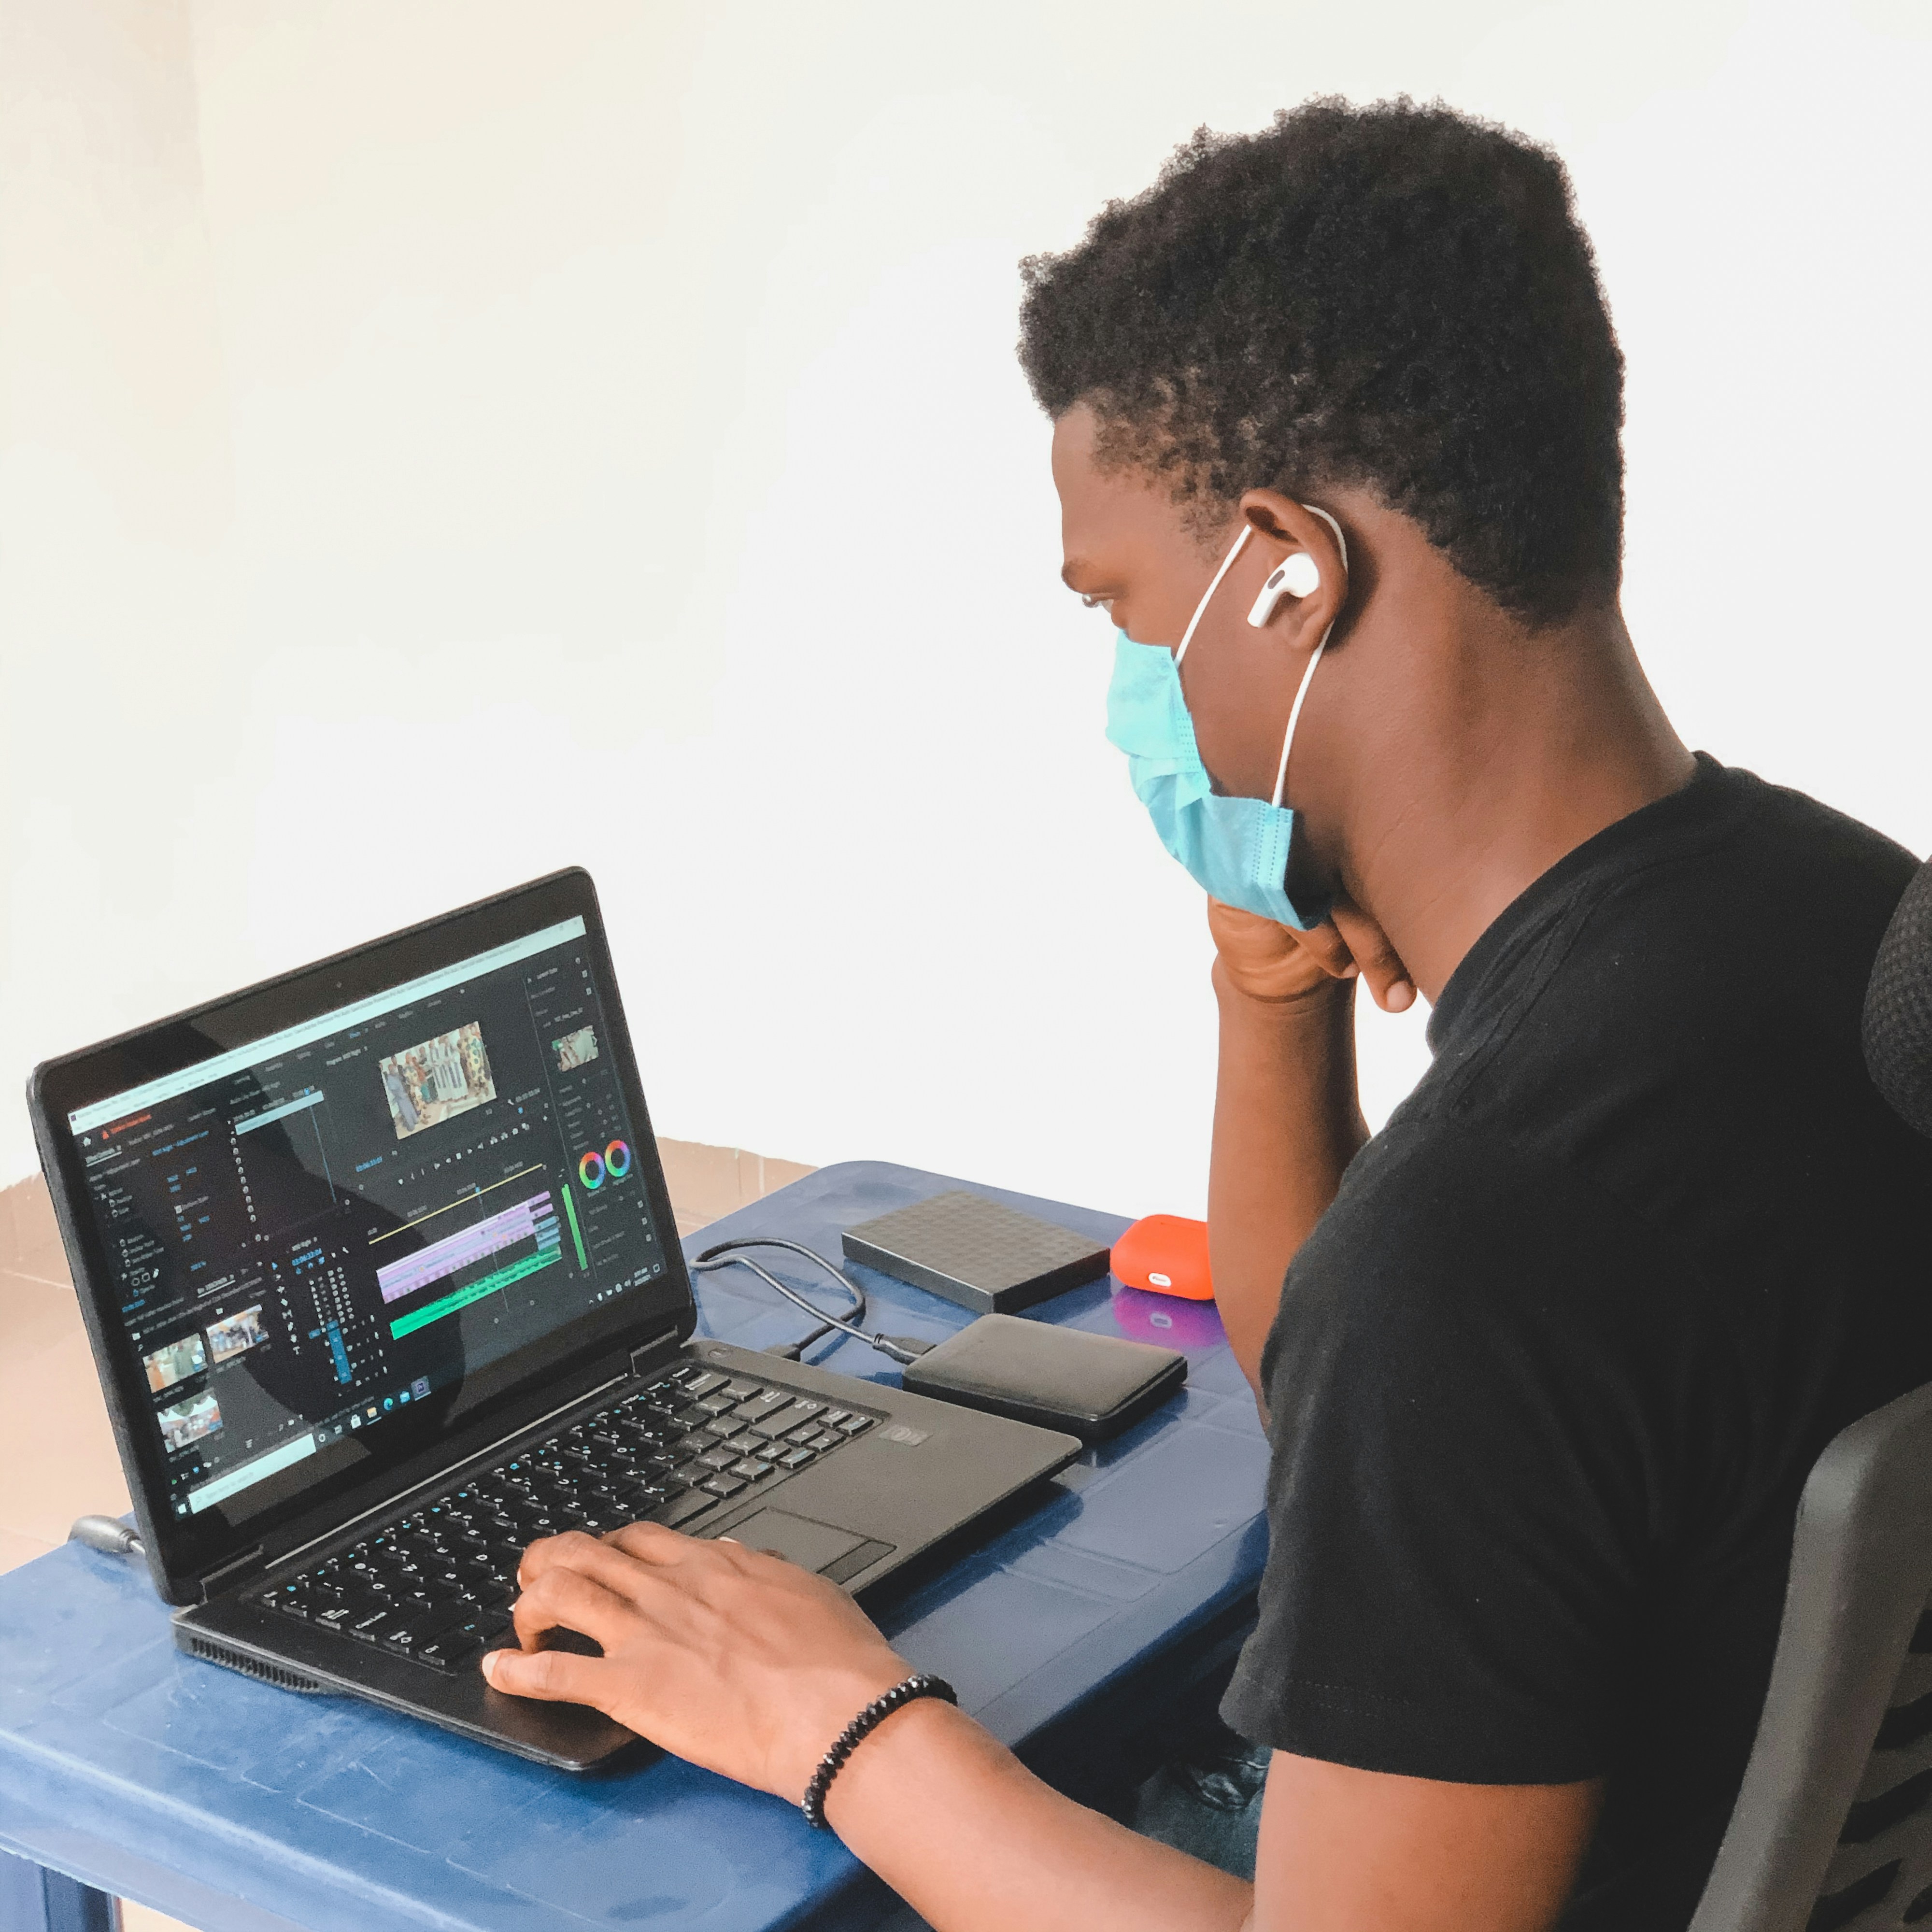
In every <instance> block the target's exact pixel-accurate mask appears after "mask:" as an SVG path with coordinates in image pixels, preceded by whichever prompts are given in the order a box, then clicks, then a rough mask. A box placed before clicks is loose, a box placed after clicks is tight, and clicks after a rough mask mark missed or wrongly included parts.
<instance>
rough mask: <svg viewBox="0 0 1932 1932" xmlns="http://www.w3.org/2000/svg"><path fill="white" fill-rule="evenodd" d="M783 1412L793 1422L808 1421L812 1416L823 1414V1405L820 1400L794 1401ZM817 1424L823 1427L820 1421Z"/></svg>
mask: <svg viewBox="0 0 1932 1932" xmlns="http://www.w3.org/2000/svg"><path fill="white" fill-rule="evenodd" d="M785 1413H786V1415H788V1416H790V1418H791V1419H792V1421H794V1422H809V1421H811V1419H812V1418H813V1417H814V1416H820V1417H822V1416H823V1415H824V1413H825V1405H824V1403H822V1402H795V1403H793V1404H792V1406H790V1408H789V1409H787V1410H786V1411H785ZM819 1426H820V1427H821V1428H823V1427H824V1424H823V1422H821V1423H820V1425H819Z"/></svg>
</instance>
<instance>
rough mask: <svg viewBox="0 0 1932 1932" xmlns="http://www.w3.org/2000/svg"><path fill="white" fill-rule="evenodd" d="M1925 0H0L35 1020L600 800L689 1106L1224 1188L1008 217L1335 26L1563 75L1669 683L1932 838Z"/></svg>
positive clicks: (3, 997)
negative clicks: (1924, 592)
mask: <svg viewBox="0 0 1932 1932" xmlns="http://www.w3.org/2000/svg"><path fill="white" fill-rule="evenodd" d="M1928 18H1932V17H1928V15H1927V11H1926V10H1925V9H1924V7H1923V6H1922V5H1919V4H1917V0H1865V4H1863V5H1849V6H1841V7H1838V8H1835V9H1830V10H1819V9H1817V8H1815V7H1801V6H1799V5H1795V4H1763V5H1742V4H1737V5H1719V4H1711V0H1703V4H1700V5H1697V6H1694V7H1685V6H1683V5H1682V4H1681V0H1679V4H1672V5H1664V4H1658V0H1637V4H1634V5H1628V6H1625V7H1620V8H1616V9H1611V8H1606V7H1602V6H1601V5H1598V4H1596V0H1575V4H1571V0H1562V4H1555V5H1545V6H1541V7H1532V6H1526V5H1509V4H1505V0H1489V4H1477V3H1476V0H1463V4H1459V5H1455V6H1453V7H1445V6H1443V5H1441V4H1439V0H1435V3H1434V4H1426V0H1402V3H1401V4H1391V5H1357V6H1350V7H1343V6H1328V7H1316V6H1313V5H1303V4H1291V0H1269V4H1266V5H1262V4H1253V5H1251V4H1223V5H1202V6H1196V7H1181V6H1180V5H1174V4H1169V5H1165V6H1154V5H1147V4H1124V0H1109V3H1108V4H1105V5H1103V4H1100V0H1062V4H1054V0H981V4H980V5H976V6H974V7H970V8H956V7H947V8H942V7H933V6H920V7H907V6H904V5H888V4H885V0H829V4H815V5H811V6H808V7H799V6H792V5H784V4H781V0H760V4H745V0H738V4H718V0H709V4H701V5H700V4H697V0H658V4H644V0H629V3H628V4H616V0H571V4H569V5H539V4H537V0H331V4H330V5H329V6H327V7H314V6H311V5H302V4H297V0H192V4H190V0H0V35H4V37H3V38H0V277H3V278H4V282H0V410H4V412H5V413H4V416H0V653H4V655H0V667H4V668H0V676H4V679H5V684H4V688H0V709H4V721H0V729H4V730H5V733H6V736H5V758H6V770H5V792H4V794H0V796H4V798H5V822H4V826H0V874H4V878H5V888H6V901H5V904H6V918H7V928H6V932H5V946H4V956H3V957H0V973H4V980H0V1089H4V1091H6V1092H8V1093H17V1091H19V1082H20V1081H21V1079H23V1078H24V1076H25V1075H26V1071H27V1070H28V1067H29V1066H30V1065H31V1064H32V1062H33V1061H34V1060H35V1059H36V1058H39V1057H40V1056H41V1055H44V1054H47V1053H51V1052H56V1051H59V1050H62V1049H67V1048H68V1047H71V1046H76V1045H78V1044H80V1043H83V1041H85V1040H89V1039H91V1038H94V1037H98V1036H100V1035H101V1034H105V1033H107V1032H109V1031H113V1030H114V1029H116V1028H120V1027H122V1026H124V1025H131V1024H133V1023H136V1022H139V1021H141V1020H143V1019H148V1018H150V1017H152V1016H155V1015H157V1014H158V1013H161V1012H163V1011H164V1010H169V1009H172V1008H173V1007H176V1006H178V1005H180V1004H185V1003H186V1002H187V1001H191V1000H194V999H196V998H202V997H205V996H208V995H212V994H215V993H217V992H222V991H224V990H226V989H228V988H229V987H230V986H233V985H235V984H237V983H241V982H242V981H243V980H247V979H249V978H251V977H257V976H259V975H261V974H266V973H269V972H271V971H275V970H277V969H279V968H284V967H287V966H291V965H296V964H299V963H300V962H302V961H303V960H305V959H308V958H309V957H311V956H314V955H316V954H317V953H321V952H323V951H325V950H329V949H331V948H333V947H340V946H343V945H347V944H351V943H353V942H354V941H357V940H359V939H361V938H365V937H368V936H370V935H374V934H375V933H377V932H380V931H383V930H384V929H387V928H389V927H390V926H394V925H397V924H400V923H402V922H405V921H407V920H410V919H416V918H417V917H419V916H423V915H424V914H425V913H428V912H431V911H433V910H437V909H439V908H440V907H443V906H445V905H448V904H455V903H457V902H459V901H462V900H464V899H466V898H470V897H473V896H476V895H481V894H483V893H485V892H489V891H490V890H492V889H495V888H496V887H498V886H502V885H505V884H507V883H511V882H513V881H515V880H519V879H520V878H523V877H526V876H529V875H530V874H534V873H535V872H538V871H541V870H544V869H546V868H549V867H551V866H553V865H559V864H562V863H565V862H571V861H576V860H581V861H583V862H586V863H587V864H588V865H589V866H590V867H591V868H592V870H593V871H595V874H597V876H598V880H599V881H600V883H601V888H602V890H603V893H604V901H605V904H606V907H607V911H608V913H609V916H610V923H611V926H612V929H613V935H614V938H615V942H616V950H617V956H618V959H619V964H620V966H621V968H622V972H623V976H624V982H625V992H626V997H627V1002H628V1007H629V1010H630V1012H631V1016H632V1020H633V1024H634V1028H635V1030H636V1031H637V1034H638V1037H639V1046H640V1056H641V1058H642V1061H643V1066H644V1069H645V1073H646V1085H647V1087H648V1088H649V1091H650V1092H651V1094H652V1103H653V1106H654V1109H655V1114H656V1116H657V1119H658V1125H659V1127H660V1129H661V1130H662V1131H664V1132H666V1133H672V1134H676V1135H679V1136H686V1137H689V1138H693V1139H710V1140H717V1141H726V1142H738V1143H741V1144H743V1145H749V1146H753V1147H757V1148H761V1149H763V1150H765V1151H768V1152H771V1153H774V1154H784V1155H787V1156H790V1157H796V1158H799V1159H801V1160H813V1161H824V1160H835V1159H838V1158H841V1157H847V1156H855V1155H877V1156H882V1157H891V1158H895V1159H898V1160H907V1161H910V1162H914V1163H920V1164H922V1165H926V1166H934V1167H937V1168H941V1169H949V1170H950V1171H953V1172H958V1173H963V1174H966V1175H973V1176H976V1177H979V1178H984V1179H986V1180H989V1181H998V1182H1001V1183H1004V1184H1009V1185H1015V1186H1019V1187H1029V1188H1033V1189H1037V1190H1040V1191H1042V1192H1045V1193H1055V1194H1060V1195H1063V1196H1070V1197H1073V1198H1076V1199H1082V1200H1085V1201H1088V1202H1093V1203H1094V1204H1096V1205H1106V1206H1109V1207H1113V1208H1118V1209H1120V1210H1122V1211H1130V1212H1139V1211H1150V1210H1153V1209H1155V1208H1178V1209H1181V1210H1183V1211H1189V1210H1196V1211H1198V1209H1199V1206H1200V1204H1201V1202H1202V1196H1203V1192H1204V1183H1205V1159H1206V1145H1207V1123H1208V1107H1209V1102H1210V1096H1211V1077H1212V1064H1211V1022H1212V1015H1211V1007H1210V1004H1209V1001H1208V992H1207V986H1206V980H1205V971H1206V966H1207V961H1208V951H1207V947H1206V944H1205V933H1204V931H1203V929H1202V920H1201V915H1200V909H1199V899H1198V895H1196V893H1195V892H1193V889H1192V888H1191V887H1190V886H1189V885H1188V883H1187V880H1185V878H1184V877H1183V875H1182V874H1181V873H1180V872H1179V871H1178V868H1175V867H1174V866H1172V865H1171V863H1170V862H1169V861H1168V860H1167V859H1166V858H1165V856H1163V854H1162V853H1160V850H1159V849H1158V847H1157V845H1156V844H1155V842H1154V838H1153V835H1152V834H1151V832H1150V831H1149V830H1148V827H1147V826H1146V823H1145V820H1144V819H1143V817H1142V815H1141V814H1140V811H1139V807H1138V806H1137V805H1136V804H1135V802H1134V801H1133V797H1132V796H1131V794H1130V792H1129V790H1128V789H1127V783H1126V779H1125V776H1124V772H1123V771H1122V769H1121V766H1120V763H1119V760H1118V757H1117V756H1116V755H1115V754H1114V753H1113V752H1112V751H1110V750H1109V748H1108V747H1107V746H1106V744H1105V743H1104V742H1103V739H1102V737H1101V711H1102V695H1103V688H1104V685H1105V681H1106V674H1107V667H1108V662H1109V634H1108V632H1107V630H1106V625H1105V624H1104V622H1103V621H1102V620H1101V619H1099V618H1097V617H1095V616H1091V615H1089V614H1088V613H1084V612H1082V610H1080V609H1079V607H1078V606H1077V605H1076V604H1075V603H1074V601H1073V599H1071V598H1069V597H1068V596H1067V594H1066V593H1065V592H1064V591H1063V590H1061V589H1060V588H1059V586H1058V583H1057V582H1056V580H1055V572H1056V571H1057V568H1058V541H1057V538H1058V530H1057V520H1056V514H1055V504H1054V500H1053V497H1052V490H1051V487H1050V484H1049V479H1048V476H1047V473H1046V427H1045V425H1044V424H1043V422H1041V421H1040V419H1039V418H1038V417H1037V415H1036V414H1035V413H1034V410H1033V408H1032V406H1031V403H1030V402H1029V401H1028V398H1027V396H1026V394H1025V389H1024V388H1023V386H1022V383H1021V380H1020V378H1019V374H1018V371H1017V370H1016V367H1015V365H1014V362H1013V354H1012V345H1013V338H1014V335H1015V305H1016V294H1017V287H1018V284H1017V278H1016V272H1015V263H1016V260H1017V258H1018V257H1019V256H1020V255H1022V254H1024V253H1025V252H1027V251H1029V250H1033V249H1037V248H1051V247H1055V246H1060V245H1064V244H1065V243H1067V242H1070V241H1071V240H1072V239H1074V237H1075V236H1076V235H1077V234H1078V233H1079V230H1080V229H1081V226H1082V224H1083V223H1084V221H1085V218H1086V217H1088V215H1089V214H1091V212H1092V211H1094V209H1095V208H1097V206H1098V205H1099V204H1100V202H1101V201H1102V200H1103V199H1105V198H1106V196H1109V195H1113V194H1119V193H1131V192H1133V190H1136V189H1137V188H1139V187H1141V186H1142V185H1143V184H1145V182H1146V181H1148V179H1149V178H1151V175H1152V174H1153V172H1154V169H1156V167H1157V166H1158V164H1159V163H1160V160H1161V159H1162V157H1163V155H1164V154H1166V151H1168V150H1169V148H1171V147H1172V145H1173V144H1174V143H1175V142H1176V141H1178V140H1179V139H1181V138H1183V137H1184V136H1185V135H1186V134H1187V133H1188V132H1189V131H1190V130H1191V129H1192V128H1193V127H1194V126H1195V125H1196V124H1197V123H1199V122H1202V121H1206V122H1208V123H1210V124H1214V125H1216V126H1222V127H1253V126H1256V125H1259V124H1262V122H1264V121H1265V120H1266V118H1267V117H1268V114H1269V113H1270V112H1271V110H1273V109H1274V108H1275V107H1277V106H1279V105H1282V104H1289V103H1292V102H1293V101H1297V100H1299V99H1301V98H1303V97H1304V96H1306V95H1309V94H1310V93H1314V92H1325V91H1337V92H1344V93H1346V94H1349V95H1353V96H1355V97H1357V98H1371V97H1374V96H1376V95H1383V94H1387V93H1390V92H1396V91H1399V90H1406V91H1409V92H1412V93H1414V94H1416V95H1421V96H1428V95H1436V94H1441V95H1443V96H1444V97H1445V98H1447V99H1448V100H1449V101H1451V102H1453V103H1454V104H1457V105H1459V106H1461V107H1466V108H1469V109H1472V110H1477V111H1480V112H1482V113H1487V114H1490V115H1494V116H1496V118H1500V119H1502V120H1505V121H1508V122H1511V123H1512V124H1515V125H1517V126H1520V127H1523V128H1525V129H1526V130H1529V131H1531V132H1532V133H1536V134H1538V135H1540V136H1545V137H1547V138H1548V139H1551V140H1553V142H1556V145H1558V146H1559V148H1560V149H1561V151H1562V152H1563V154H1565V157H1567V159H1568V161H1569V162H1570V164H1571V168H1572V169H1573V172H1574V175H1575V177H1576V179H1577V184H1578V188H1579V192H1580V197H1581V200H1582V204H1583V212H1584V214H1585V217H1586V220H1588V222H1589V224H1590V226H1591V228H1592V232H1593V233H1594V234H1595V238H1596V240H1597V243H1598V249H1599V251H1600V254H1601V260H1602V264H1603V268H1604V274H1605V277H1606V279H1607V283H1608V286H1609V290H1610V297H1611V299H1612V302H1613V305H1614V308H1615V311H1616V317H1617V321H1618V324H1619V329H1620V330H1621V332H1622V338H1623V341H1624V345H1625V350H1626V352H1627V353H1628V358H1629V362H1630V365H1631V376H1630V431H1629V452H1630V499H1631V518H1630V544H1629V578H1628V610H1629V612H1630V615H1631V621H1632V625H1633V628H1634V631H1635V632H1636V634H1637V637H1638V640H1639V642H1640V646H1641V648H1642V649H1643V650H1644V652H1645V654H1646V658H1647V659H1648V661H1649V664H1650V665H1651V667H1652V671H1653V673H1654V675H1655V678H1656V679H1657V681H1658V684H1659V685H1660V687H1661V689H1662V690H1663V691H1664V695H1665V697H1666V699H1667V702H1668V703H1670V705H1671V706H1672V707H1673V709H1674V711H1675V712H1676V715H1677V717H1678V718H1679V723H1680V725H1681V726H1682V728H1683V729H1684V730H1685V733H1686V735H1687V736H1689V737H1690V738H1691V739H1693V740H1694V742H1697V743H1699V744H1701V745H1706V746H1708V747H1709V748H1711V749H1712V750H1713V751H1715V752H1717V753H1718V754H1719V755H1721V756H1722V757H1726V758H1727V759H1731V760H1736V761H1739V762H1742V763H1747V764H1749V765H1751V766H1754V767H1755V768H1756V769H1759V770H1760V771H1762V772H1764V773H1765V774H1766V775H1768V776H1771V777H1774V778H1778V779H1781V780H1783V781H1787V782H1790V783H1793V784H1799V785H1801V786H1803V787H1807V788H1808V789H1810V790H1814V791H1815V792H1817V793H1819V794H1820V795H1822V796H1824V797H1826V798H1827V799H1830V800H1832V802H1835V803H1838V804H1840V805H1843V806H1845V807H1846V808H1849V809H1850V810H1851V811H1854V812H1856V813H1858V814H1860V815H1861V816H1863V817H1866V818H1867V819H1869V820H1871V821H1872V822H1873V823H1876V824H1878V825H1879V826H1883V827H1884V828H1885V829H1887V830H1888V831H1890V832H1892V833H1894V835H1897V837H1899V838H1902V839H1903V840H1904V841H1906V843H1907V844H1911V845H1912V846H1913V847H1914V848H1915V850H1924V848H1925V847H1927V845H1928V844H1932V779H1928V775H1927V770H1926V766H1925V762H1924V759H1923V757H1922V756H1921V746H1922V745H1923V743H1924V733H1925V720H1926V718H1927V711H1928V700H1932V670H1928V667H1927V649H1926V645H1927V637H1926V630H1927V626H1926V624H1925V622H1924V618H1923V616H1922V615H1921V611H1922V603H1921V597H1920V595H1919V591H1918V571H1917V569H1916V564H1917V559H1918V557H1919V556H1920V555H1921V553H1922V550H1923V543H1922V539H1921V535H1920V532H1921V529H1922V528H1923V527H1924V523H1925V521H1926V519H1927V512H1928V511H1932V485H1928V483H1927V471H1926V466H1925V464H1924V460H1923V458H1922V456H1921V450H1922V449H1923V448H1924V446H1925V444H1926V443H1927V432H1928V430H1932V422H1928V416H1932V410H1928V405H1927V386H1926V383H1925V380H1924V375H1923V373H1922V371H1923V361H1922V355H1923V352H1922V347H1921V344H1922V338H1923V317H1924V314H1925V313H1926V310H1927V295H1928V289H1927V269H1926V266H1925V250H1924V246H1923V242H1924V217H1923V207H1924V196H1925V192H1926V187H1927V175H1928V167H1927V151H1926V148H1927V134H1926V131H1925V130H1926V127H1927V121H1926V117H1925V116H1924V113H1923V112H1922V110H1921V103H1922V101H1923V99H1924V96H1925V94H1926V92H1927V87H1928V84H1929V83H1932V40H1928V39H1927V21H1928ZM1835 557H1836V558H1844V557H1848V558H1849V565H1850V568H1849V574H1848V575H1847V576H1846V577H1843V578H1841V577H1839V576H1838V574H1837V573H1836V572H1835V571H1832V572H1830V573H1828V574H1827V576H1826V578H1825V580H1823V582H1822V583H1820V584H1819V585H1818V586H1817V587H1815V588H1814V587H1811V586H1810V585H1808V584H1807V585H1794V584H1793V582H1792V581H1791V580H1790V577H1789V576H1788V574H1787V566H1789V565H1791V564H1793V562H1809V561H1811V560H1814V559H1818V560H1824V559H1832V558H1835ZM1835 599H1841V600H1842V601H1833V600H1835ZM1829 917H1830V908H1829V907H1814V906H1796V905H1794V907H1793V943H1794V944H1802V943H1803V935H1804V931H1805V928H1806V926H1808V925H1810V924H1811V923H1813V922H1817V921H1821V920H1826V919H1829ZM1363 1035H1364V1068H1365V1080H1366V1083H1367V1089H1368V1097H1369V1100H1370V1108H1371V1112H1372V1115H1373V1117H1376V1118H1379V1117H1380V1115H1382V1114H1383V1113H1385V1112H1386V1111H1387V1109H1388V1106H1390V1105H1391V1104H1392V1103H1393V1102H1394V1100H1395V1099H1396V1098H1397V1097H1400V1094H1401V1093H1402V1092H1403V1091H1405V1089H1406V1086H1407V1085H1408V1084H1409V1082H1410V1081H1411V1080H1412V1079H1413V1078H1414V1077H1415V1073H1416V1072H1417V1071H1418V1069H1419V1067H1420V1066H1421V1064H1422V1058H1423V1050H1422V1047H1421V1032H1420V1016H1412V1017H1410V1018H1409V1019H1404V1020H1402V1021H1390V1020H1388V1019H1384V1018H1383V1017H1382V1016H1379V1015H1376V1014H1373V1013H1370V1014H1368V1015H1367V1016H1365V1018H1364V1025H1363ZM32 1158H33V1157H32V1151H31V1145H30V1142H29V1140H28V1135H27V1131H26V1122H25V1118H24V1115H23V1110H22V1109H20V1106H18V1105H17V1103H14V1102H11V1101H8V1102H6V1103H5V1104H4V1105H0V1179H4V1178H7V1177H10V1176H11V1175H14V1174H17V1173H19V1172H25V1171H26V1170H27V1169H28V1168H29V1167H30V1166H31V1163H32Z"/></svg>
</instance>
